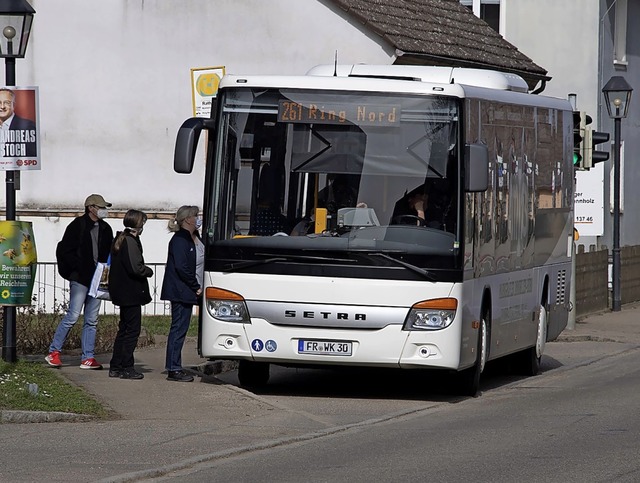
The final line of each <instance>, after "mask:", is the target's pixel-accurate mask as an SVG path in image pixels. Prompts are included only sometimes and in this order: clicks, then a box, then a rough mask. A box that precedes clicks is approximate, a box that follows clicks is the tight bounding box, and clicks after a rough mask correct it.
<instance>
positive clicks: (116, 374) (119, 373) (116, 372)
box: [109, 369, 122, 377]
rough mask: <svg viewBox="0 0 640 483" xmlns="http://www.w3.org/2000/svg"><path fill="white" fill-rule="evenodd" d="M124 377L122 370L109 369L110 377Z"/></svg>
mask: <svg viewBox="0 0 640 483" xmlns="http://www.w3.org/2000/svg"><path fill="white" fill-rule="evenodd" d="M120 376H122V371H121V370H120V369H109V377H120Z"/></svg>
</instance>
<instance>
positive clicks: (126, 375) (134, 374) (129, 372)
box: [120, 367, 144, 379]
mask: <svg viewBox="0 0 640 483" xmlns="http://www.w3.org/2000/svg"><path fill="white" fill-rule="evenodd" d="M120 379H144V374H142V373H141V372H138V371H136V370H135V369H134V368H133V367H127V368H126V369H122V371H121V372H120Z"/></svg>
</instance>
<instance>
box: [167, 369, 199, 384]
mask: <svg viewBox="0 0 640 483" xmlns="http://www.w3.org/2000/svg"><path fill="white" fill-rule="evenodd" d="M168 374H169V375H168V376H167V380H168V381H178V382H191V381H193V376H192V375H191V374H187V373H186V372H184V371H169V373H168Z"/></svg>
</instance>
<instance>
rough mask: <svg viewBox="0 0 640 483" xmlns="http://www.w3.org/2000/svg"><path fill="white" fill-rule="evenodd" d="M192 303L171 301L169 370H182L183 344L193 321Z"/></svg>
mask: <svg viewBox="0 0 640 483" xmlns="http://www.w3.org/2000/svg"><path fill="white" fill-rule="evenodd" d="M192 312H193V305H192V304H183V303H182V302H171V329H170V330H169V337H168V338H167V360H166V363H165V369H167V371H181V370H182V346H183V345H184V338H185V337H186V336H187V331H188V330H189V323H190V322H191V313H192Z"/></svg>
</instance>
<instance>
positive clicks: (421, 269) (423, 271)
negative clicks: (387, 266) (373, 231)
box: [368, 252, 436, 282]
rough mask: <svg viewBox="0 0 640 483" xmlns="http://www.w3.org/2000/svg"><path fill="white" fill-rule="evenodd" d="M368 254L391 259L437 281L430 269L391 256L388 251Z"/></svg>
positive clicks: (428, 278)
mask: <svg viewBox="0 0 640 483" xmlns="http://www.w3.org/2000/svg"><path fill="white" fill-rule="evenodd" d="M368 255H371V256H377V257H381V258H384V259H385V260H389V261H391V262H393V263H395V264H397V265H401V266H403V267H404V268H406V269H408V270H411V271H412V272H415V273H418V274H420V275H422V276H423V277H424V278H426V279H427V280H431V281H432V282H435V281H436V277H435V276H434V275H433V274H431V272H429V271H428V270H425V269H424V268H420V267H417V266H416V265H412V264H411V263H407V262H403V261H402V260H398V259H397V258H393V257H390V256H389V255H387V254H386V253H380V252H375V253H369V254H368Z"/></svg>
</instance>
